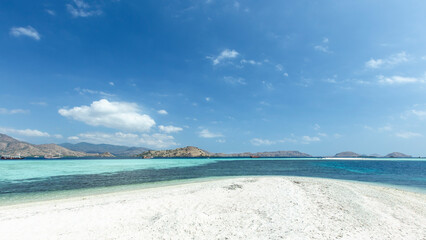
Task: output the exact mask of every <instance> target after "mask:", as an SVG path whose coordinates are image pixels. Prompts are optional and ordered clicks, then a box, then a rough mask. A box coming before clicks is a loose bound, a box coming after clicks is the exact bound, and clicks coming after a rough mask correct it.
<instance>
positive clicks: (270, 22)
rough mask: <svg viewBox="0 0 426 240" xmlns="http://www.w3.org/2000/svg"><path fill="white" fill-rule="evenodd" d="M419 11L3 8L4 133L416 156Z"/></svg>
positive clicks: (25, 4) (129, 4) (214, 5)
mask: <svg viewBox="0 0 426 240" xmlns="http://www.w3.org/2000/svg"><path fill="white" fill-rule="evenodd" d="M425 12H426V3H425V2H424V1H410V0H409V1H392V0H391V1H340V0H339V1H337V0H335V1H243V0H239V1H224V0H207V1H130V0H127V1H126V0H121V1H118V0H115V1H113V0H102V1H92V0H90V1H89V0H84V1H83V0H64V1H53V0H52V1H48V0H46V1H23V0H14V1H1V2H0V81H1V93H2V94H0V132H2V133H6V134H8V135H11V136H13V137H16V138H18V139H20V140H25V141H28V142H31V143H47V142H53V143H62V142H73V143H76V142H81V141H86V142H92V143H110V144H119V145H130V146H144V147H149V148H154V149H164V148H175V147H182V146H187V145H194V146H198V147H200V148H203V149H206V150H208V151H211V152H226V153H230V152H243V151H252V152H254V151H272V150H300V151H303V152H307V153H309V154H313V155H332V154H335V153H336V152H340V151H346V150H351V151H355V152H358V153H367V154H372V153H378V154H387V153H389V152H391V151H401V152H404V153H408V154H412V155H415V156H419V155H422V156H425V155H426V151H425V148H424V146H425V145H426V124H425V123H426V94H425V93H426V88H425V87H426V44H425V42H426V31H425V28H424V24H425V22H426V14H424V13H425Z"/></svg>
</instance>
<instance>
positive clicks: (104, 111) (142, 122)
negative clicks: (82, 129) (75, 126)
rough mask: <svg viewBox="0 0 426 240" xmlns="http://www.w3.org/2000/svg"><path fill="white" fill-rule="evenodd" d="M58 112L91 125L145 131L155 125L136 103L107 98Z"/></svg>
mask: <svg viewBox="0 0 426 240" xmlns="http://www.w3.org/2000/svg"><path fill="white" fill-rule="evenodd" d="M58 112H59V114H61V115H62V116H64V117H68V118H72V119H74V120H77V121H80V122H84V123H86V124H88V125H91V126H105V127H109V128H114V129H124V130H131V131H139V132H145V131H149V130H150V129H151V127H153V126H154V125H155V121H154V120H153V119H152V118H151V117H150V116H148V115H146V114H141V113H140V109H139V107H138V105H136V104H135V103H128V102H110V101H108V100H106V99H101V100H99V101H94V102H92V104H91V105H90V106H80V107H74V108H71V109H66V108H61V109H59V111H58Z"/></svg>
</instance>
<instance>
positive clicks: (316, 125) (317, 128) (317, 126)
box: [314, 123, 321, 131]
mask: <svg viewBox="0 0 426 240" xmlns="http://www.w3.org/2000/svg"><path fill="white" fill-rule="evenodd" d="M320 128H321V126H320V125H319V124H318V123H315V124H314V130H315V131H318V130H319V129H320Z"/></svg>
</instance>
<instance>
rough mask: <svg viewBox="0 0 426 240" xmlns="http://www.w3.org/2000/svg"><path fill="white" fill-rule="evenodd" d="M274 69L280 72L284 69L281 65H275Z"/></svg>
mask: <svg viewBox="0 0 426 240" xmlns="http://www.w3.org/2000/svg"><path fill="white" fill-rule="evenodd" d="M275 68H276V69H277V71H280V72H281V71H282V70H284V67H283V65H281V64H277V65H275Z"/></svg>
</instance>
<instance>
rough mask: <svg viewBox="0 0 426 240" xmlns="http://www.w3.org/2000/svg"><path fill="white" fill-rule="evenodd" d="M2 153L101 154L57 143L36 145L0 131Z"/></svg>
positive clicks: (42, 154) (0, 149)
mask: <svg viewBox="0 0 426 240" xmlns="http://www.w3.org/2000/svg"><path fill="white" fill-rule="evenodd" d="M0 154H1V155H21V156H23V157H30V156H40V157H42V156H45V155H59V154H61V155H62V156H69V157H87V156H98V155H99V154H87V153H85V152H78V151H72V150H69V149H67V148H64V147H61V146H58V145H56V144H41V145H35V144H30V143H26V142H21V141H19V140H16V139H14V138H12V137H9V136H7V135H5V134H1V133H0Z"/></svg>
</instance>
